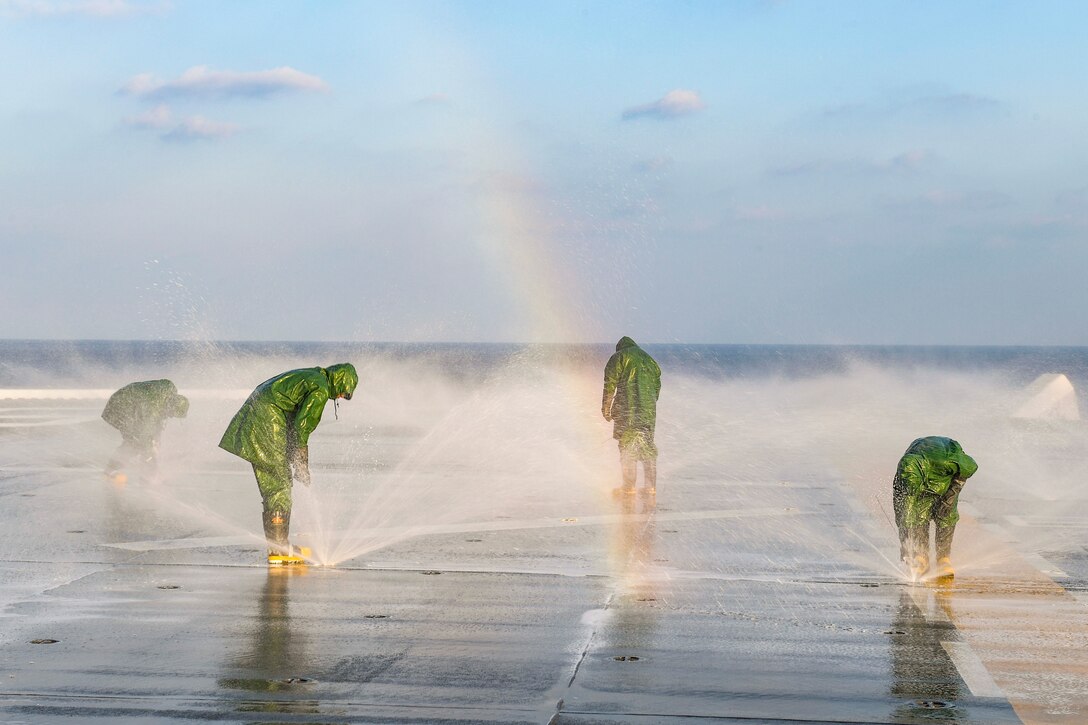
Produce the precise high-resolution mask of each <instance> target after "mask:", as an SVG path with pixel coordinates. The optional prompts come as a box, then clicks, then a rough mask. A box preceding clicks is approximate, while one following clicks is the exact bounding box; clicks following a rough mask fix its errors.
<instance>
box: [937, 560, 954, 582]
mask: <svg viewBox="0 0 1088 725" xmlns="http://www.w3.org/2000/svg"><path fill="white" fill-rule="evenodd" d="M937 576H938V577H940V578H941V579H951V578H952V577H954V576H956V570H955V569H953V568H952V560H951V559H950V558H948V557H947V556H942V557H941V558H940V559H937Z"/></svg>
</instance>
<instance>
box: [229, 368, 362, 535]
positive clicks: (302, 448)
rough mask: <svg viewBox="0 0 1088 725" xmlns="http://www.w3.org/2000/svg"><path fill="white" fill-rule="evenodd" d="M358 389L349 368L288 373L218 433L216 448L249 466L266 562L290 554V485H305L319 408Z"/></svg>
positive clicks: (273, 380)
mask: <svg viewBox="0 0 1088 725" xmlns="http://www.w3.org/2000/svg"><path fill="white" fill-rule="evenodd" d="M358 384H359V375H358V373H356V372H355V367H354V366H352V365H350V364H349V363H341V364H339V365H330V366H329V367H328V368H303V369H301V370H290V371H288V372H285V373H282V374H280V375H277V376H276V377H274V378H271V379H269V380H266V381H264V382H263V383H261V384H260V385H258V386H257V388H256V389H255V390H254V391H253V393H252V394H251V395H250V396H249V398H248V399H247V400H246V402H245V403H243V404H242V407H241V409H239V411H238V412H237V413H236V414H235V416H234V418H233V420H231V422H230V425H228V426H227V430H226V432H225V433H223V438H222V440H220V441H219V447H220V448H222V449H223V450H226V451H229V452H231V453H233V454H234V455H236V456H239V457H240V458H244V459H245V460H247V461H249V462H250V463H251V464H253V473H254V475H255V476H256V477H257V488H259V489H260V491H261V499H262V500H263V502H264V516H263V521H264V533H265V537H266V538H267V539H268V540H269V541H270V542H271V543H272V544H273V545H274V549H273V550H271V551H270V552H269V555H270V556H272V555H274V554H278V553H279V552H282V551H285V550H286V551H288V552H290V546H289V544H288V541H287V535H288V533H289V531H290V524H291V486H292V480H297V481H300V482H302V483H303V485H306V486H309V485H310V456H309V448H308V447H307V446H308V445H309V441H310V434H311V433H313V432H314V429H316V428H317V425H318V423H320V422H321V414H322V413H323V412H324V410H325V403H327V402H328V401H329V400H332V401H334V404H335V401H336V400H337V399H338V398H344V399H345V400H351V396H352V393H354V392H355V386H356V385H358Z"/></svg>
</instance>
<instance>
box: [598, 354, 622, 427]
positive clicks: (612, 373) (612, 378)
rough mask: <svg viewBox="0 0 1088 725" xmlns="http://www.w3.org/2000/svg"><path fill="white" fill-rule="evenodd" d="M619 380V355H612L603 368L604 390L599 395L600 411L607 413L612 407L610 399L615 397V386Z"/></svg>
mask: <svg viewBox="0 0 1088 725" xmlns="http://www.w3.org/2000/svg"><path fill="white" fill-rule="evenodd" d="M619 380H620V356H619V355H613V356H612V357H610V358H609V359H608V364H607V365H605V368H604V392H603V393H602V395H601V413H608V412H609V411H610V410H611V408H612V399H613V398H615V397H616V386H617V385H619Z"/></svg>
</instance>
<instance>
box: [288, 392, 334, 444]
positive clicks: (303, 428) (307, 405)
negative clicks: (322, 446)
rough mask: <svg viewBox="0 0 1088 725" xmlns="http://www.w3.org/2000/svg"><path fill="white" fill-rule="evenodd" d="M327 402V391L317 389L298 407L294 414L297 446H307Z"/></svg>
mask: <svg viewBox="0 0 1088 725" xmlns="http://www.w3.org/2000/svg"><path fill="white" fill-rule="evenodd" d="M328 401H329V394H328V392H327V391H325V390H322V389H320V388H319V389H317V390H313V391H311V392H310V393H309V394H308V395H307V396H306V397H305V398H304V399H303V401H302V404H301V405H299V407H298V411H297V412H296V413H295V420H294V424H295V432H296V433H297V434H298V445H299V446H300V447H302V448H305V447H306V446H307V445H309V442H310V434H311V433H313V432H314V430H316V429H317V424H318V423H320V422H321V414H322V413H323V412H325V403H327V402H328Z"/></svg>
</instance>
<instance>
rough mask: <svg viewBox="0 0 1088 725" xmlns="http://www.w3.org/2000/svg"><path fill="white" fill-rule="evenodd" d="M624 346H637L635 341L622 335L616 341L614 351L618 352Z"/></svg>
mask: <svg viewBox="0 0 1088 725" xmlns="http://www.w3.org/2000/svg"><path fill="white" fill-rule="evenodd" d="M625 347H637V346H636V345H635V341H634V340H632V339H631V338H629V337H627V336H626V335H624V336H623V337H621V338H620V341H619V342H617V343H616V351H617V352H619V351H620V350H622V349H623V348H625Z"/></svg>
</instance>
